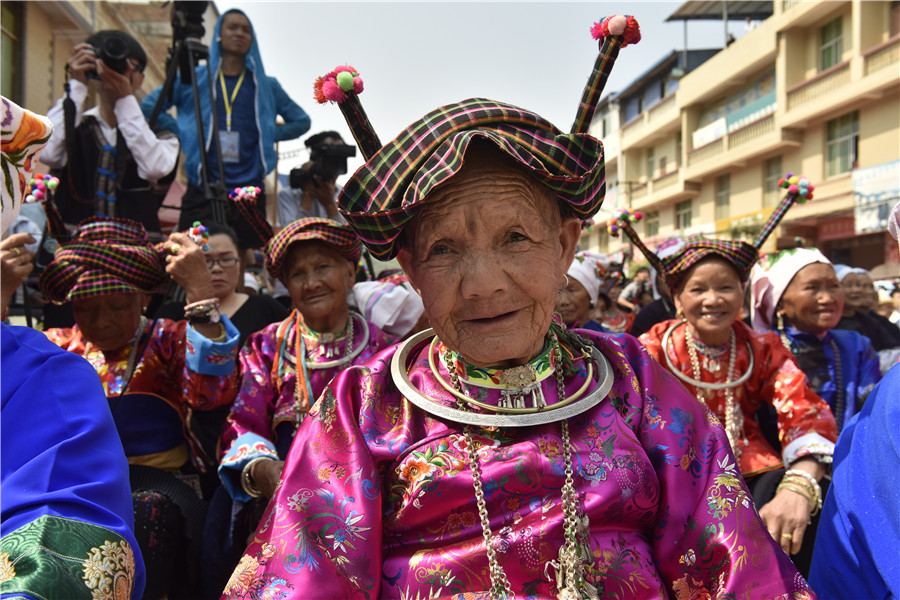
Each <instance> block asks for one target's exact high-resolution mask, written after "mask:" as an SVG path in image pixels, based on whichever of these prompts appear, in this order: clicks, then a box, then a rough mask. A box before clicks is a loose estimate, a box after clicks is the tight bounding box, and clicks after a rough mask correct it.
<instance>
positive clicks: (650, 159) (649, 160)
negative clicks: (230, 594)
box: [647, 148, 654, 181]
mask: <svg viewBox="0 0 900 600" xmlns="http://www.w3.org/2000/svg"><path fill="white" fill-rule="evenodd" d="M653 155H654V152H653V148H647V180H648V181H649V180H650V179H653V163H654V156H653Z"/></svg>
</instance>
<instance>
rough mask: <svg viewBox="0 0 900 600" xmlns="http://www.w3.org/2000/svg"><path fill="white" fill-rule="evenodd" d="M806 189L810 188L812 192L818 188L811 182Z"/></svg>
mask: <svg viewBox="0 0 900 600" xmlns="http://www.w3.org/2000/svg"><path fill="white" fill-rule="evenodd" d="M806 189H808V190H809V191H810V192H812V191H813V190H814V189H816V186H815V185H813V184H809V185H808V186H806Z"/></svg>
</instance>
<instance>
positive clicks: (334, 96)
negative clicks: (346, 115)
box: [322, 79, 347, 104]
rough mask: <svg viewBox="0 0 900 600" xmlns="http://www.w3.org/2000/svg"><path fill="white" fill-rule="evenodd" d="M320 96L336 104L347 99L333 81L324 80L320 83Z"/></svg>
mask: <svg viewBox="0 0 900 600" xmlns="http://www.w3.org/2000/svg"><path fill="white" fill-rule="evenodd" d="M322 94H323V95H324V96H325V99H326V100H331V101H332V102H337V103H338V104H340V103H341V102H343V101H344V100H346V99H347V94H345V93H344V91H343V90H342V89H341V86H339V85H338V84H337V81H335V80H334V79H326V80H325V81H323V82H322Z"/></svg>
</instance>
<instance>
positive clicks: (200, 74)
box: [141, 10, 310, 187]
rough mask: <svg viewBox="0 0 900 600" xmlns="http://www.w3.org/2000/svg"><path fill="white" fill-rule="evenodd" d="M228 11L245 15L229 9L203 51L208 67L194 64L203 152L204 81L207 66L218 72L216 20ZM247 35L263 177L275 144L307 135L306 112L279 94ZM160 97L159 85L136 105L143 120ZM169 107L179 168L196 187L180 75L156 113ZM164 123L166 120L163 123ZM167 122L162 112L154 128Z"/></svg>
mask: <svg viewBox="0 0 900 600" xmlns="http://www.w3.org/2000/svg"><path fill="white" fill-rule="evenodd" d="M230 12H236V13H240V14H242V15H244V16H245V17H246V16H247V15H245V14H244V13H243V12H242V11H240V10H229V11H227V12H225V13H224V14H222V15H221V16H220V17H219V20H218V22H216V29H215V32H214V34H213V39H215V40H217V41H216V42H215V43H213V44H212V45H211V46H210V49H209V61H208V65H209V66H207V65H199V66H197V68H196V70H195V73H196V80H197V89H198V94H199V96H200V107H201V110H202V112H203V114H202V119H203V126H204V127H205V137H206V139H205V143H204V147H205V148H208V147H209V145H210V143H211V141H212V110H211V106H212V103H213V102H214V101H215V100H212V101H211V100H210V97H209V83H208V78H209V74H210V67H212V69H213V70H212V73H213V74H215V73H218V70H219V68H220V66H221V63H222V47H221V42H220V41H218V40H219V39H220V37H221V36H220V32H221V28H222V20H223V19H224V18H225V15H227V14H228V13H230ZM249 20H250V19H249V18H248V19H247V21H249ZM250 28H251V31H252V30H253V24H252V23H251V24H250ZM252 32H253V41H252V43H251V45H250V51H249V52H248V53H247V56H246V58H245V64H246V67H247V71H248V72H249V73H251V74H252V75H253V81H254V83H255V84H256V115H255V117H256V126H257V128H258V129H259V132H260V135H259V156H260V160H262V167H263V170H262V173H263V175H265V174H266V173H268V172H269V171H271V170H272V169H274V168H275V161H276V159H277V157H276V155H275V142H280V141H283V140H292V139H295V138H298V137H300V136H301V135H303V134H304V133H306V132H307V131H309V126H310V119H309V116H308V115H307V114H306V112H305V111H304V110H303V109H302V108H300V106H298V105H297V103H296V102H294V101H293V100H291V98H290V97H289V96H288V95H287V93H286V92H285V91H284V89H282V87H281V84H280V83H278V80H277V79H275V78H274V77H269V76H268V75H266V71H265V69H264V68H263V62H262V58H261V57H260V54H259V46H258V45H257V43H256V32H255V31H252ZM161 92H162V86H160V87H158V88H156V89H155V90H153V91H152V92H150V94H148V95H147V97H146V98H144V100H143V101H142V102H141V110H142V111H143V112H144V115H145V116H146V118H147V119H149V118H150V115H151V114H152V113H153V107H154V106H156V101H157V99H158V98H159V95H160V93H161ZM216 93H217V92H216V86H213V94H214V95H215V94H216ZM173 106H176V107H177V108H178V119H177V128H174V129H176V133H178V138H179V140H180V141H181V149H182V150H183V151H184V155H185V163H184V169H185V171H186V173H187V178H188V183H190V184H191V185H192V186H195V187H200V185H201V181H202V179H201V177H200V167H201V165H202V162H201V156H200V152H201V148H200V144H199V142H198V140H197V118H196V113H195V112H194V97H193V89H192V87H191V84H189V83H182V82H181V76H180V75H178V77H177V79H176V81H175V85H174V91H173V94H172V101H171V102H170V101H169V100H168V98H166V99H163V105H162V109H163V111H166V110H169V109H170V108H171V107H173ZM278 115H281V117H282V118H283V119H284V125H281V126H276V125H275V118H276V117H277V116H278ZM166 119H168V121H167V120H166ZM171 122H172V119H171V117H166V115H165V114H164V113H161V114H160V118H159V124H160V126H163V127H166V128H169V127H171V125H170V124H171ZM209 167H210V169H212V170H214V169H215V167H216V165H214V164H212V165H209ZM228 183H229V184H232V185H237V184H243V183H246V182H239V181H238V182H228Z"/></svg>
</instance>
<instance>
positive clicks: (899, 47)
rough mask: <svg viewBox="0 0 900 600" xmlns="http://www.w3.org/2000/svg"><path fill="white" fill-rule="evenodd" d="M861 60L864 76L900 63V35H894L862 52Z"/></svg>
mask: <svg viewBox="0 0 900 600" xmlns="http://www.w3.org/2000/svg"><path fill="white" fill-rule="evenodd" d="M863 59H864V60H865V73H866V75H869V74H871V73H874V72H875V71H880V70H881V69H883V68H885V67H889V66H891V65H896V64H897V63H900V35H895V36H894V37H892V38H891V39H889V40H888V41H886V42H884V43H882V44H878V45H877V46H875V47H874V48H870V49H869V50H866V51H865V52H863Z"/></svg>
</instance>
